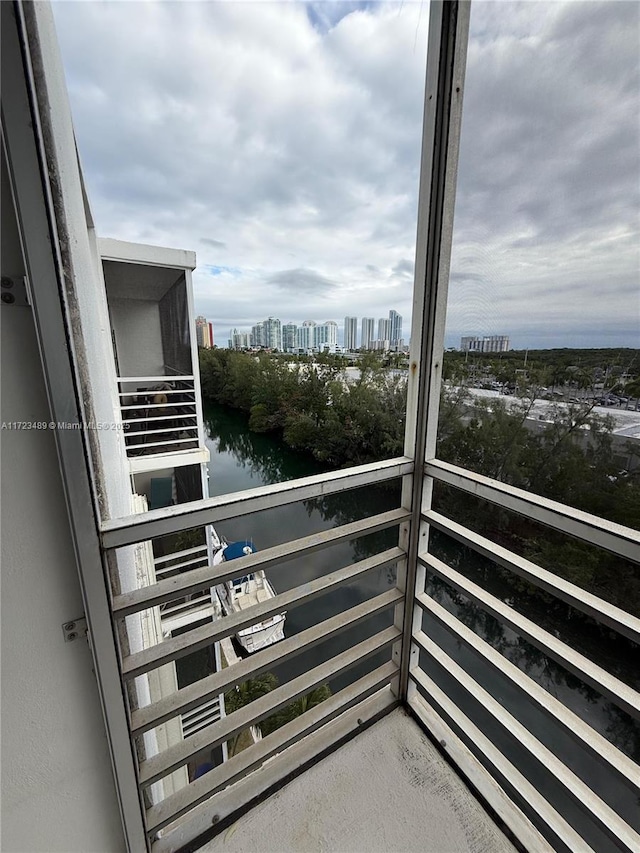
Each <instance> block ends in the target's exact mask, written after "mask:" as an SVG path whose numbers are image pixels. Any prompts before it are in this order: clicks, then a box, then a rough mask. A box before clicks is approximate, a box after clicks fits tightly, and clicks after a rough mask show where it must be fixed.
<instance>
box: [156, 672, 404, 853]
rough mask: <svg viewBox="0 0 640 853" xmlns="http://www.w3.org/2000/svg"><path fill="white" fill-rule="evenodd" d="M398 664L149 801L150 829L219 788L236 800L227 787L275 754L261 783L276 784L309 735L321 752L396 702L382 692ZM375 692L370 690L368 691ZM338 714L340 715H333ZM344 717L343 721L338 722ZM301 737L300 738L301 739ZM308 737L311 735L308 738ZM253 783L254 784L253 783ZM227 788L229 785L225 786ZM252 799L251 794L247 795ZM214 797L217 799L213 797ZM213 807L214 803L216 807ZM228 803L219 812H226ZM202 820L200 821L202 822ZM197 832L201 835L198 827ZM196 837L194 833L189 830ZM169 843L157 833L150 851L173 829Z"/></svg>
mask: <svg viewBox="0 0 640 853" xmlns="http://www.w3.org/2000/svg"><path fill="white" fill-rule="evenodd" d="M397 672H398V669H397V667H396V666H395V664H393V663H386V664H384V665H383V666H381V667H378V669H375V670H374V671H373V672H371V673H369V674H368V675H365V676H364V677H363V678H360V679H358V681H355V682H354V683H353V684H350V685H349V686H348V687H345V688H344V690H341V691H340V692H339V693H335V694H334V695H333V696H331V697H330V698H329V699H327V700H326V701H324V702H321V703H320V704H319V705H316V707H315V708H312V709H311V710H309V711H306V712H305V713H304V714H303V715H302V716H300V717H297V718H296V719H295V720H292V721H291V722H290V723H287V725H286V726H282V728H280V729H277V730H276V731H275V732H272V734H270V735H268V736H267V737H265V738H263V739H262V740H261V741H259V742H258V743H257V744H255V745H254V746H251V747H249V749H245V750H243V751H242V752H240V753H239V754H238V755H234V756H233V758H230V759H229V760H228V761H227V762H225V763H224V764H222V765H220V766H219V767H216V768H214V769H213V770H212V771H210V772H209V773H206V774H205V775H204V776H201V777H200V778H199V779H196V780H195V781H193V782H191V784H190V785H188V786H187V787H185V788H182V789H181V790H180V791H178V792H177V793H175V794H172V795H170V796H169V797H167V798H166V799H164V800H163V801H162V802H161V803H159V804H158V805H157V806H153V807H152V808H151V809H149V810H148V811H147V815H146V823H147V831H148V832H149V834H151V833H154V832H157V831H158V830H159V829H162V828H163V827H165V826H167V824H169V823H172V822H173V821H175V820H176V819H177V818H179V817H180V816H181V815H184V814H186V813H187V812H189V811H191V810H192V809H195V808H196V806H198V805H199V804H200V803H203V802H204V801H205V800H208V799H210V798H211V797H212V796H213V795H214V794H216V793H218V792H223V793H220V796H221V797H225V796H227V795H228V798H229V799H231V800H236V796H237V792H236V790H235V789H234V790H229V786H230V785H233V784H234V783H235V782H238V780H242V784H250V785H251V783H252V779H251V778H250V777H249V776H248V774H249V773H250V771H251V770H254V769H255V768H256V767H260V766H261V765H264V764H265V762H266V761H267V759H269V758H271V757H272V756H275V758H273V760H272V761H270V762H269V764H268V765H265V766H264V767H263V768H262V771H261V774H260V776H261V778H262V780H263V781H262V785H261V786H259V787H268V786H269V784H275V783H276V782H277V781H279V780H280V779H282V778H283V776H286V775H288V773H290V772H291V769H292V764H293V766H294V767H295V765H296V764H303V763H304V762H305V761H306V760H308V750H307V748H306V744H307V743H308V741H307V737H308V736H312V735H313V733H316V738H317V739H318V741H319V744H318V745H317V746H316V747H315V749H314V750H313V751H312V753H311V754H312V755H313V754H317V753H318V752H321V751H322V749H326V748H327V747H330V746H331V744H332V743H333V742H334V741H335V740H336V739H339V738H340V737H341V736H343V735H344V734H345V732H349V731H353V729H354V728H357V726H358V725H359V724H360V722H361V719H360V717H361V718H362V719H364V720H367V719H369V718H370V717H372V716H375V715H377V714H380V713H383V712H384V711H386V710H390V709H391V708H393V707H394V706H395V705H397V699H396V697H395V696H394V695H393V694H392V693H391V691H389V690H387V691H384V690H382V689H381V688H384V687H385V686H386V685H388V684H389V683H390V682H391V681H392V680H393V679H394V678H395V677H396V675H397ZM372 694H373V695H372ZM354 706H355V709H356V710H355V711H354V712H353V716H354V717H355V715H356V714H357V717H358V719H357V720H356V719H353V720H351V719H350V716H351V715H349V714H348V713H347V712H348V711H349V709H351V708H353V707H354ZM336 717H339V720H335V718H336ZM343 719H344V724H343V725H341V724H340V723H341V721H342V720H343ZM331 720H335V722H334V724H333V725H332V726H331V727H327V728H326V729H324V730H323V731H321V732H318V729H320V728H321V727H322V726H325V724H326V723H328V722H330V721H331ZM303 739H304V741H303ZM310 739H311V738H310ZM289 748H291V749H292V751H293V752H294V753H296V752H297V753H298V756H296V759H297V760H295V759H294V761H293V762H292V761H291V759H290V758H289V756H288V754H283V753H284V751H285V750H287V749H289ZM282 764H286V765H287V771H286V772H284V773H283V772H282V771H279V766H281V765H282ZM257 784H258V783H257V782H254V783H253V785H254V786H255V785H257ZM224 789H227V790H224ZM249 799H252V797H249ZM216 802H217V800H216ZM239 804H241V803H237V802H236V803H235V804H234V806H233V807H234V808H238V805H239ZM216 810H218V807H217V806H216ZM228 810H229V807H228V806H227V808H226V809H224V810H223V811H228ZM200 822H201V821H198V823H200ZM206 825H207V826H211V818H210V817H209V818H208V820H207V821H206ZM179 832H180V836H181V837H184V835H185V834H186V832H185V828H184V827H180V829H179ZM195 834H199V832H198V831H197V830H196V832H195ZM191 837H195V835H191ZM166 840H168V841H169V844H170V845H171V846H170V848H167V846H166V844H165V839H164V838H160V839H158V842H157V847H156V844H154V845H153V848H152V849H153V850H154V851H155V850H156V849H157V850H167V851H168V849H176V848H175V847H174V846H173V844H174V841H173V833H171V834H168V835H167V839H166Z"/></svg>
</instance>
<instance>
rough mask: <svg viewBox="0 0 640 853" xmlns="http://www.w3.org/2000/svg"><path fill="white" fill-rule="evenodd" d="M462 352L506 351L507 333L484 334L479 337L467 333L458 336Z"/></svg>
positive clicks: (507, 348)
mask: <svg viewBox="0 0 640 853" xmlns="http://www.w3.org/2000/svg"><path fill="white" fill-rule="evenodd" d="M460 349H461V350H462V352H508V350H509V336H508V335H485V336H484V337H482V338H480V337H477V336H472V335H469V336H467V337H463V338H460Z"/></svg>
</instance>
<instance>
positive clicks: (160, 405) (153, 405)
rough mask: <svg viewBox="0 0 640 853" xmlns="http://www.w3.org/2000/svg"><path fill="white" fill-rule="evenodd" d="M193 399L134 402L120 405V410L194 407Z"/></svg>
mask: <svg viewBox="0 0 640 853" xmlns="http://www.w3.org/2000/svg"><path fill="white" fill-rule="evenodd" d="M195 405H196V404H195V400H185V401H182V400H180V401H176V402H171V401H170V400H168V401H167V402H166V403H136V404H135V405H132V406H120V410H121V411H122V412H132V411H133V410H134V409H144V410H145V411H146V410H147V409H168V408H172V409H173V408H176V407H178V406H179V407H180V408H183V409H195Z"/></svg>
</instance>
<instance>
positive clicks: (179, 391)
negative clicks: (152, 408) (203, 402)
mask: <svg viewBox="0 0 640 853" xmlns="http://www.w3.org/2000/svg"><path fill="white" fill-rule="evenodd" d="M193 393H194V391H193V388H162V389H157V390H156V389H155V388H144V389H140V388H137V389H131V390H130V391H119V392H118V396H119V397H139V396H140V395H141V394H145V395H146V396H148V397H150V396H151V395H152V394H153V396H154V397H155V396H156V395H157V394H167V395H169V394H193ZM194 401H195V398H194V400H187V401H186V402H188V403H193V402H194ZM140 406H144V403H140Z"/></svg>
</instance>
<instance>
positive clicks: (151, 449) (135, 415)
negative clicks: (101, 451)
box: [118, 374, 199, 457]
mask: <svg viewBox="0 0 640 853" xmlns="http://www.w3.org/2000/svg"><path fill="white" fill-rule="evenodd" d="M118 394H119V398H120V412H121V415H122V422H123V425H124V437H125V445H126V448H127V456H129V457H132V456H140V455H143V454H157V453H171V452H175V451H179V450H191V449H193V448H197V447H198V446H199V431H198V411H197V403H196V394H195V388H194V378H193V376H178V375H173V374H172V375H170V376H169V375H167V376H122V377H119V379H118Z"/></svg>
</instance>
